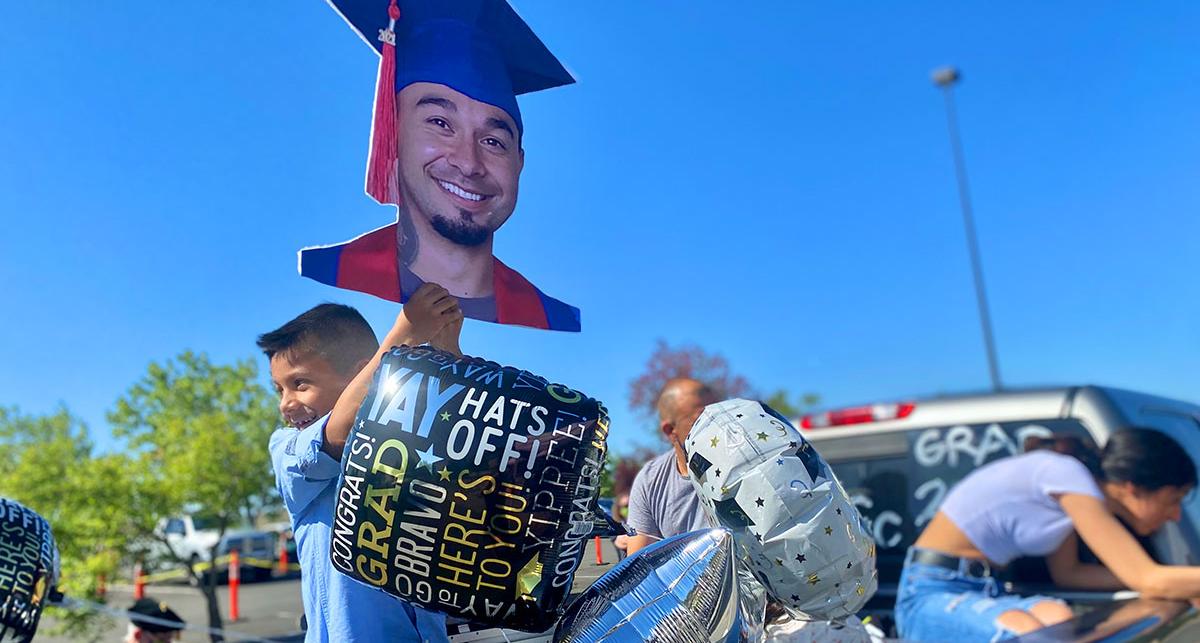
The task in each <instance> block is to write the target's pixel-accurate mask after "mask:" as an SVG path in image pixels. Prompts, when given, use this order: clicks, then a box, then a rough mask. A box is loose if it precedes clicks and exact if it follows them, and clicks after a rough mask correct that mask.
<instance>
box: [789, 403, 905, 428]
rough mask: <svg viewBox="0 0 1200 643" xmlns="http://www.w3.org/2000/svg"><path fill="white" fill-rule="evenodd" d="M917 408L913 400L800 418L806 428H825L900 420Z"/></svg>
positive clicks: (855, 407) (858, 407) (853, 407)
mask: <svg viewBox="0 0 1200 643" xmlns="http://www.w3.org/2000/svg"><path fill="white" fill-rule="evenodd" d="M915 408H917V405H916V404H913V403H911V402H903V403H901V404H871V405H868V406H852V407H850V408H845V409H837V410H836V411H826V412H824V413H812V414H809V415H806V416H804V417H803V418H801V419H800V426H801V427H802V428H805V429H823V428H826V427H831V426H846V425H848V424H866V423H869V422H883V421H884V420H899V419H901V418H906V417H908V416H909V414H911V413H912V412H913V409H915Z"/></svg>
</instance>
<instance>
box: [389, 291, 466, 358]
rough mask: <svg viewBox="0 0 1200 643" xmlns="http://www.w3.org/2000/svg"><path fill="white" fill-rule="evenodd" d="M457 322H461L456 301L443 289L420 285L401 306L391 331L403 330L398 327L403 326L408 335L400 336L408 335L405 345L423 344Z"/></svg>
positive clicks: (460, 312) (460, 314)
mask: <svg viewBox="0 0 1200 643" xmlns="http://www.w3.org/2000/svg"><path fill="white" fill-rule="evenodd" d="M456 318H457V319H458V321H459V322H460V323H461V322H462V311H461V310H459V308H458V300H457V299H455V298H454V296H453V295H451V294H450V293H449V292H447V291H446V289H445V288H442V287H441V286H439V285H437V284H434V283H425V284H421V287H420V288H417V292H415V293H413V296H412V298H410V299H409V300H408V302H407V303H405V304H404V308H403V309H401V311H400V315H399V316H398V317H397V318H396V327H394V328H393V330H402V329H401V328H400V327H401V326H405V325H406V326H407V327H408V328H407V332H406V333H402V334H404V335H407V337H406V339H407V342H405V343H408V344H424V343H425V342H428V341H429V340H431V339H433V337H434V335H437V334H438V333H439V332H440V331H441V330H442V327H444V326H445V325H446V324H448V323H450V322H453V321H454V320H455V319H456Z"/></svg>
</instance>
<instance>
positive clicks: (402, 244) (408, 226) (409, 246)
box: [396, 206, 420, 266]
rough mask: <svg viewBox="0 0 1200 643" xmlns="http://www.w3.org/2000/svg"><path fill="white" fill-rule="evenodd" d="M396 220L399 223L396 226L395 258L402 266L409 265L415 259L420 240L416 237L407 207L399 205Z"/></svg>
mask: <svg viewBox="0 0 1200 643" xmlns="http://www.w3.org/2000/svg"><path fill="white" fill-rule="evenodd" d="M397 222H398V223H399V224H400V225H398V226H396V260H397V261H398V262H399V263H400V265H402V266H411V265H412V263H413V261H416V259H417V249H418V247H419V246H420V241H418V239H417V230H416V228H414V227H413V222H412V215H411V214H409V212H408V209H407V208H404V207H403V206H401V207H400V211H399V214H398V216H397Z"/></svg>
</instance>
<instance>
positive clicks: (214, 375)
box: [108, 351, 278, 641]
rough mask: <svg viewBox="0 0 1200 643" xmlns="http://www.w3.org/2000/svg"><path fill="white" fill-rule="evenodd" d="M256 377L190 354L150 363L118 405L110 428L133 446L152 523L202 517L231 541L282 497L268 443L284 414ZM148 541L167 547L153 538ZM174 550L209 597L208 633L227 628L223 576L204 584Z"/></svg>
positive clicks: (250, 367) (248, 363)
mask: <svg viewBox="0 0 1200 643" xmlns="http://www.w3.org/2000/svg"><path fill="white" fill-rule="evenodd" d="M257 376H258V370H257V368H256V367H255V364H254V361H253V360H243V361H239V362H237V363H235V364H233V365H222V364H214V363H213V362H211V361H210V360H209V359H208V357H207V356H205V355H204V354H196V353H192V352H191V351H185V352H184V353H182V354H180V355H179V356H178V357H177V358H176V359H174V360H167V361H166V363H165V364H161V365H160V364H158V363H151V364H150V366H149V368H148V369H147V372H146V375H145V376H144V377H142V378H141V379H140V380H138V381H137V382H136V383H134V384H133V386H131V387H130V388H129V390H128V391H127V392H126V393H125V394H124V395H123V396H122V397H121V398H120V399H118V400H117V405H116V408H115V409H114V410H113V411H112V412H111V413H109V415H108V420H109V422H110V423H112V425H113V433H114V435H116V436H118V437H120V438H124V439H125V440H126V441H127V442H128V445H129V447H130V457H131V458H132V459H133V460H134V461H135V467H136V468H135V470H136V471H137V472H138V475H139V476H140V477H141V478H142V479H141V480H140V481H139V484H138V487H139V489H140V490H141V497H140V500H141V501H142V503H141V504H142V505H143V507H142V511H145V512H146V515H147V516H150V517H152V518H163V517H167V516H172V515H179V514H182V513H194V514H202V515H204V516H205V517H208V518H211V519H212V520H213V522H214V523H215V525H216V529H217V532H218V535H219V536H224V534H225V531H226V530H227V529H228V528H229V527H231V526H234V525H236V524H238V523H239V522H240V515H241V512H242V511H243V510H244V509H245V508H247V507H255V506H262V505H264V504H266V503H267V499H268V498H270V497H273V496H274V494H275V491H274V477H273V475H272V473H271V467H270V461H269V457H268V454H267V441H268V438H269V437H270V434H271V431H272V430H273V429H274V427H275V425H276V420H277V415H278V413H277V410H276V407H275V403H274V401H273V398H272V396H271V394H270V393H269V392H268V391H267V390H266V389H265V388H264V387H263V386H262V385H261V384H259V383H258V382H257ZM143 527H144V525H143ZM142 533H143V534H145V535H146V536H148V537H153V538H156V539H158V540H159V541H160V542H162V543H163V544H166V541H165V537H164V536H163V535H162V534H160V533H156V532H155V531H154V530H150V531H143V532H142ZM165 549H166V550H167V551H168V552H170V555H174V556H175V557H176V559H177V560H178V562H179V563H180V564H182V565H183V566H184V567H185V568H186V570H187V573H188V575H189V577H190V578H191V580H192V581H193V582H194V583H195V584H196V585H198V586H199V587H200V590H201V592H202V593H203V594H204V597H205V600H206V602H207V604H208V616H209V626H210V627H212V628H220V627H221V613H220V609H219V607H218V603H217V594H216V579H217V574H216V573H215V568H214V570H213V573H207V574H204V573H202V572H201V570H199V569H197V567H198V563H199V562H200V561H198V560H196V559H195V558H194V557H193V558H192V559H189V560H179V559H178V555H177V554H176V553H175V552H174V551H173V550H171V548H170V547H169V546H168V547H166V548H165ZM217 550H218V545H216V544H214V545H213V547H212V550H211V551H210V552H209V554H210V560H214V561H215V560H217V553H218V552H217ZM212 638H213V640H214V641H218V640H220V637H219V636H217V635H213V637H212Z"/></svg>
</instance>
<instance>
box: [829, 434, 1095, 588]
mask: <svg viewBox="0 0 1200 643" xmlns="http://www.w3.org/2000/svg"><path fill="white" fill-rule="evenodd" d="M1052 434H1066V435H1076V436H1080V437H1082V438H1085V439H1086V440H1088V441H1091V439H1092V438H1091V436H1090V434H1089V433H1088V431H1087V429H1086V428H1085V427H1084V426H1083V424H1082V423H1081V422H1080V421H1079V420H1076V419H1052V420H1039V421H1026V422H1001V423H989V424H971V425H967V424H959V425H954V426H944V427H928V428H923V429H912V430H909V431H906V432H904V433H888V434H875V435H864V436H862V437H854V438H837V439H834V440H822V441H819V442H816V443H815V445H816V447H817V450H818V451H820V453H821V455H822V456H823V457H824V458H825V460H826V461H827V462H829V464H830V466H832V467H833V470H834V473H836V474H837V476H838V479H839V480H841V482H842V486H843V487H845V489H846V492H847V493H849V494H850V497H851V498H852V499H853V500H854V503H855V504H856V505H857V506H858V508H859V510H860V511H862V513H863V515H864V516H865V517H866V518H867V520H868V521H869V522H870V525H871V532H872V534H873V535H874V537H875V542H876V544H877V545H878V547H879V576H880V582H881V583H884V584H889V583H895V582H896V581H897V580H898V579H899V576H900V567H901V566H902V565H903V562H904V552H905V550H907V549H908V546H909V545H911V544H912V542H913V540H915V539H916V536H917V534H918V533H920V530H921V529H922V528H923V527H924V526H925V524H926V523H928V522H929V520H930V519H931V518H933V515H934V513H936V512H937V508H938V506H939V505H940V504H941V502H942V499H943V498H944V497H945V495H946V492H947V491H949V490H950V488H951V487H952V486H954V484H955V483H957V482H958V481H959V480H961V479H962V478H963V477H964V476H966V475H967V474H968V473H970V472H971V471H972V470H974V469H976V468H978V467H980V466H983V465H984V464H987V463H988V462H991V461H993V460H998V459H1000V458H1004V457H1008V456H1011V455H1016V454H1018V453H1021V452H1022V450H1023V449H1022V445H1023V444H1024V443H1025V438H1027V437H1031V436H1038V437H1043V436H1049V435H1052Z"/></svg>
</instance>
